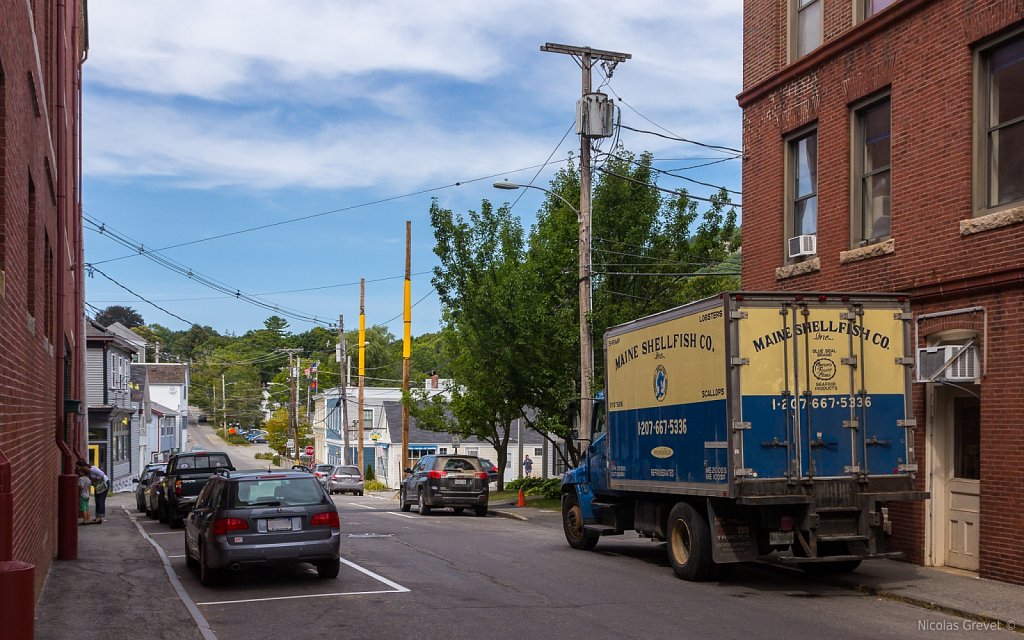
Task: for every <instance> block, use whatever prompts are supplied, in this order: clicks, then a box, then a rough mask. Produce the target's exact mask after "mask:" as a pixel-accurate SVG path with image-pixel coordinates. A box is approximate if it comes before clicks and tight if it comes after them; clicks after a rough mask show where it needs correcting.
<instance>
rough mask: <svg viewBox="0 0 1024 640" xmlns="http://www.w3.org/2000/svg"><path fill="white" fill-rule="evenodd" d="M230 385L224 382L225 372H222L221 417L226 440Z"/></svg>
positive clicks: (225, 439)
mask: <svg viewBox="0 0 1024 640" xmlns="http://www.w3.org/2000/svg"><path fill="white" fill-rule="evenodd" d="M227 390H228V386H227V383H225V382H224V374H223V373H222V374H220V402H221V405H220V406H221V409H220V419H221V426H222V428H223V430H224V441H225V442H227V440H228V391H227Z"/></svg>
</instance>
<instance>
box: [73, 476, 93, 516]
mask: <svg viewBox="0 0 1024 640" xmlns="http://www.w3.org/2000/svg"><path fill="white" fill-rule="evenodd" d="M76 471H77V472H78V512H79V513H80V514H82V521H81V522H80V523H79V524H92V522H90V521H89V487H91V486H92V483H91V482H89V475H88V470H87V469H85V468H83V467H77V468H76Z"/></svg>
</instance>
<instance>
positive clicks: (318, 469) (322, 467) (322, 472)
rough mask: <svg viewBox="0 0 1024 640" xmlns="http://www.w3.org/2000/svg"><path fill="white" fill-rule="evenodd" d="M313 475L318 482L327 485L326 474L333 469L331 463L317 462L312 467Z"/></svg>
mask: <svg viewBox="0 0 1024 640" xmlns="http://www.w3.org/2000/svg"><path fill="white" fill-rule="evenodd" d="M312 471H313V475H314V476H316V479H317V480H319V481H320V484H322V485H324V486H326V485H327V476H328V475H330V474H331V473H332V472H333V471H334V465H333V464H318V465H316V466H314V467H313V468H312Z"/></svg>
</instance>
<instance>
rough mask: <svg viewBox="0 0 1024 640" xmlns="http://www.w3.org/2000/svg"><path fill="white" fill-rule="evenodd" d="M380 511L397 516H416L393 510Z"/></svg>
mask: <svg viewBox="0 0 1024 640" xmlns="http://www.w3.org/2000/svg"><path fill="white" fill-rule="evenodd" d="M381 513H390V514H391V515H393V516H399V517H400V518H415V517H416V516H410V515H409V514H408V513H397V512H395V511H382V512H381Z"/></svg>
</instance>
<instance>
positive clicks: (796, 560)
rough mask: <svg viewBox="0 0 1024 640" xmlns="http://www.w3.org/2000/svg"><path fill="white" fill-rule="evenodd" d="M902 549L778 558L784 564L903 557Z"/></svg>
mask: <svg viewBox="0 0 1024 640" xmlns="http://www.w3.org/2000/svg"><path fill="white" fill-rule="evenodd" d="M902 557H903V552H902V551H887V552H885V553H876V554H875V555H871V556H854V555H846V556H825V557H824V558H798V557H796V556H779V557H778V558H776V560H778V561H779V562H780V563H782V564H809V563H811V564H813V563H819V562H845V561H848V560H886V559H894V558H902Z"/></svg>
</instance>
